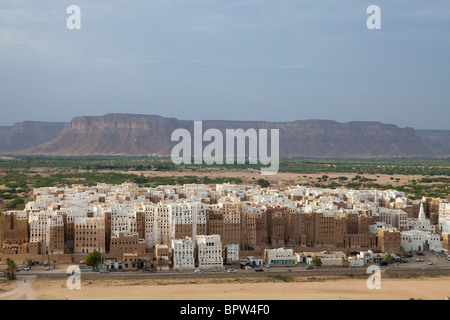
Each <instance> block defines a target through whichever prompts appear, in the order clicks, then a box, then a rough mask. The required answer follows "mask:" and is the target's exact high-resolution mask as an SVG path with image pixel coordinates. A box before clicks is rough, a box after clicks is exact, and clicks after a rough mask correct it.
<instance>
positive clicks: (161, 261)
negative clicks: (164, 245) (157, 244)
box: [157, 257, 165, 271]
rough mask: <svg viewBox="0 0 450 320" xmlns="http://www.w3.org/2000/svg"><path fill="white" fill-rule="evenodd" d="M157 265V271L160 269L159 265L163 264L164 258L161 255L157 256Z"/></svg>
mask: <svg viewBox="0 0 450 320" xmlns="http://www.w3.org/2000/svg"><path fill="white" fill-rule="evenodd" d="M157 262H158V266H159V271H161V265H163V264H165V263H164V262H165V261H164V258H163V257H158V260H157Z"/></svg>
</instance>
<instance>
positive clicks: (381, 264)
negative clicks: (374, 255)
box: [380, 261, 388, 267]
mask: <svg viewBox="0 0 450 320" xmlns="http://www.w3.org/2000/svg"><path fill="white" fill-rule="evenodd" d="M387 265H388V263H387V262H386V261H380V266H384V267H385V266H387Z"/></svg>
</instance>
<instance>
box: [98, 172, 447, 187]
mask: <svg viewBox="0 0 450 320" xmlns="http://www.w3.org/2000/svg"><path fill="white" fill-rule="evenodd" d="M105 172H108V171H105ZM111 172H117V173H123V174H136V175H141V174H143V175H144V176H145V177H156V176H158V177H172V176H173V177H180V176H197V177H205V176H206V177H210V178H240V179H242V181H243V183H244V184H256V182H257V180H258V179H260V178H263V179H265V180H267V181H269V182H270V184H271V185H277V186H294V185H297V184H299V185H301V184H306V183H308V184H314V183H317V182H318V180H317V178H321V177H322V176H323V175H327V176H328V178H329V179H331V178H338V177H347V179H348V180H347V182H351V180H352V178H354V177H355V176H356V175H358V173H355V172H347V173H345V172H321V173H292V172H278V173H277V174H275V175H270V176H268V175H261V174H260V172H259V170H254V169H247V170H232V169H231V170H220V169H218V168H213V169H210V170H204V171H187V170H184V171H182V172H179V171H111ZM359 176H362V177H364V178H367V179H373V180H375V181H373V182H374V183H378V184H380V185H387V184H391V185H392V186H394V187H396V186H404V185H410V184H411V181H412V180H415V181H420V179H422V178H424V177H425V176H423V175H400V174H396V175H388V174H359ZM438 177H444V176H433V178H438ZM396 179H398V180H396ZM334 181H335V182H338V183H339V181H338V180H334ZM328 182H330V180H328ZM328 182H327V183H328ZM417 184H419V185H422V184H423V185H426V184H424V183H417ZM344 185H345V183H344Z"/></svg>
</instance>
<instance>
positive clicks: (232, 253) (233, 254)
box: [226, 243, 239, 263]
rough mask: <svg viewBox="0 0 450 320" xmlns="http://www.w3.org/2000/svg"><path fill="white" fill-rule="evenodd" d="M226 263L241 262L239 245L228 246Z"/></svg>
mask: <svg viewBox="0 0 450 320" xmlns="http://www.w3.org/2000/svg"><path fill="white" fill-rule="evenodd" d="M226 253H227V256H226V261H227V263H232V262H236V261H239V244H237V243H233V244H227V245H226Z"/></svg>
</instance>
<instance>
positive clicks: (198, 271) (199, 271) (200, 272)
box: [195, 270, 203, 274]
mask: <svg viewBox="0 0 450 320" xmlns="http://www.w3.org/2000/svg"><path fill="white" fill-rule="evenodd" d="M195 273H199V274H202V273H203V271H202V270H195Z"/></svg>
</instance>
